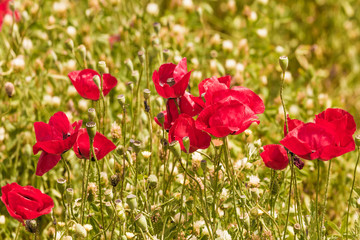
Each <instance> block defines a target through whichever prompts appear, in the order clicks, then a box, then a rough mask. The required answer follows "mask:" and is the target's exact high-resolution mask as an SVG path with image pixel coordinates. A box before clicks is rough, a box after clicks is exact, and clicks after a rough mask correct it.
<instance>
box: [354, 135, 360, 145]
mask: <svg viewBox="0 0 360 240" xmlns="http://www.w3.org/2000/svg"><path fill="white" fill-rule="evenodd" d="M355 144H356V146H357V147H360V135H357V136H355Z"/></svg>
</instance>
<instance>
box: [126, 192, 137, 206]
mask: <svg viewBox="0 0 360 240" xmlns="http://www.w3.org/2000/svg"><path fill="white" fill-rule="evenodd" d="M126 203H127V204H128V205H129V207H130V208H131V210H134V209H136V208H137V207H138V204H137V200H136V196H135V195H134V194H129V195H127V197H126Z"/></svg>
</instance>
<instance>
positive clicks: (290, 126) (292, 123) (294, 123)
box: [284, 114, 304, 136]
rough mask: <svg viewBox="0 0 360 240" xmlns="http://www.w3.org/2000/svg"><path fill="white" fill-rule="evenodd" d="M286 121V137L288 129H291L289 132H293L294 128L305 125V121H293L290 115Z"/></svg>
mask: <svg viewBox="0 0 360 240" xmlns="http://www.w3.org/2000/svg"><path fill="white" fill-rule="evenodd" d="M286 119H287V128H286V125H285V124H284V136H286V135H287V132H288V129H289V132H291V131H292V130H293V129H294V128H297V127H298V126H300V125H303V124H304V122H303V121H300V120H298V119H291V118H290V117H289V114H288V115H287V116H286Z"/></svg>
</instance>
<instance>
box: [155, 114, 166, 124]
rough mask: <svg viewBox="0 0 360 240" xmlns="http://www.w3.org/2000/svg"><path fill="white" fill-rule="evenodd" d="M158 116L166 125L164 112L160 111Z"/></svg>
mask: <svg viewBox="0 0 360 240" xmlns="http://www.w3.org/2000/svg"><path fill="white" fill-rule="evenodd" d="M156 118H157V120H158V121H159V122H160V123H161V125H164V122H165V115H164V113H163V112H160V113H158V115H156Z"/></svg>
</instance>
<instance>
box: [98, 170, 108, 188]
mask: <svg viewBox="0 0 360 240" xmlns="http://www.w3.org/2000/svg"><path fill="white" fill-rule="evenodd" d="M108 183H109V178H108V175H107V173H106V172H101V173H100V184H101V186H103V187H106V186H107V185H108Z"/></svg>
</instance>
